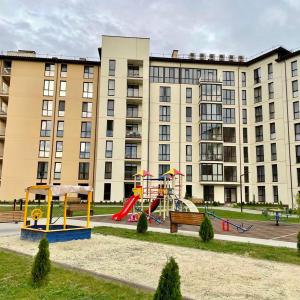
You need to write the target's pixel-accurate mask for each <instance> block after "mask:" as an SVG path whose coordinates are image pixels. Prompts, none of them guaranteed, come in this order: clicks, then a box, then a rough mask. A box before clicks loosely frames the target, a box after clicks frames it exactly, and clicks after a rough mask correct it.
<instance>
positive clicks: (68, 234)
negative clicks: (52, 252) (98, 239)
mask: <svg viewBox="0 0 300 300" xmlns="http://www.w3.org/2000/svg"><path fill="white" fill-rule="evenodd" d="M45 230H46V225H38V226H37V228H36V227H34V225H32V226H30V227H27V228H21V240H30V241H39V240H41V239H43V238H46V239H47V240H48V242H49V243H56V242H66V241H73V240H84V239H90V238H91V228H85V227H80V226H72V225H67V229H65V230H64V229H63V225H51V226H50V230H51V231H48V232H46V231H45Z"/></svg>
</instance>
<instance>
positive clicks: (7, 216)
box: [0, 210, 24, 223]
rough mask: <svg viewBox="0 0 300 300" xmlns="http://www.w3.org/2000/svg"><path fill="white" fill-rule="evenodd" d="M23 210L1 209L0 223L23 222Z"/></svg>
mask: <svg viewBox="0 0 300 300" xmlns="http://www.w3.org/2000/svg"><path fill="white" fill-rule="evenodd" d="M23 216H24V212H23V211H17V210H16V211H1V212H0V223H18V222H23V220H24V218H23Z"/></svg>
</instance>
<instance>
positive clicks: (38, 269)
mask: <svg viewBox="0 0 300 300" xmlns="http://www.w3.org/2000/svg"><path fill="white" fill-rule="evenodd" d="M50 268H51V262H50V252H49V242H48V240H47V239H46V238H43V239H42V240H41V241H40V244H39V251H38V253H37V255H36V256H35V258H34V262H33V266H32V270H31V279H32V283H33V284H34V285H36V286H40V285H42V284H44V283H46V282H47V278H48V274H49V272H50Z"/></svg>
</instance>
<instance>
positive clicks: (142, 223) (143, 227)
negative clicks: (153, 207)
mask: <svg viewBox="0 0 300 300" xmlns="http://www.w3.org/2000/svg"><path fill="white" fill-rule="evenodd" d="M147 229H148V221H147V217H146V214H145V213H144V212H142V214H141V216H140V218H139V221H138V223H137V227H136V230H137V232H138V233H145V232H146V231H147Z"/></svg>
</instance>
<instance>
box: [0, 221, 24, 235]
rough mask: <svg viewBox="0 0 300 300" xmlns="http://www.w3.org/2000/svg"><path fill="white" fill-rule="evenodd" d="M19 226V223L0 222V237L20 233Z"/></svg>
mask: <svg viewBox="0 0 300 300" xmlns="http://www.w3.org/2000/svg"><path fill="white" fill-rule="evenodd" d="M20 226H21V223H19V224H14V223H0V237H1V236H2V237H3V236H10V235H18V234H20Z"/></svg>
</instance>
